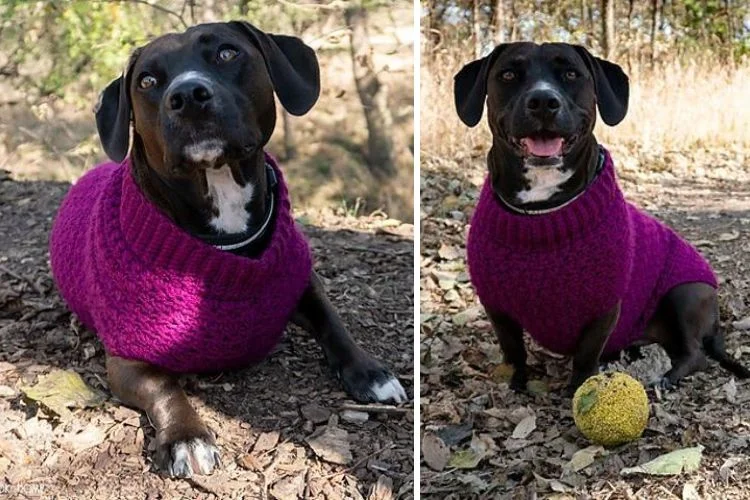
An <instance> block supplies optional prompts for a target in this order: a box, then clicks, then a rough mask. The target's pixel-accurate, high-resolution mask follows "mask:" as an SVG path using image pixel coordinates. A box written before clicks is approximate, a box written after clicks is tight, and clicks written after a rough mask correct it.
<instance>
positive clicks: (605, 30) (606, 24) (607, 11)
mask: <svg viewBox="0 0 750 500" xmlns="http://www.w3.org/2000/svg"><path fill="white" fill-rule="evenodd" d="M602 49H603V50H604V57H606V58H607V59H611V58H612V56H613V54H614V51H615V0H602Z"/></svg>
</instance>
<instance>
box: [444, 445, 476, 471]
mask: <svg viewBox="0 0 750 500" xmlns="http://www.w3.org/2000/svg"><path fill="white" fill-rule="evenodd" d="M483 458H484V455H482V454H480V453H477V452H476V451H474V450H472V449H471V448H469V449H467V450H459V451H457V452H456V453H454V454H453V456H452V457H451V459H450V462H448V464H449V465H450V466H451V467H455V468H457V469H474V468H476V466H477V465H479V462H481V461H482V459H483Z"/></svg>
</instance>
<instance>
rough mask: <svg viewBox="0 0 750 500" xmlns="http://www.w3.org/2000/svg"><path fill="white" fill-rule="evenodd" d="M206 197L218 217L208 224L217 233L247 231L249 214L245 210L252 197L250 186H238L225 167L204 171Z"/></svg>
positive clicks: (230, 172) (228, 169) (251, 186)
mask: <svg viewBox="0 0 750 500" xmlns="http://www.w3.org/2000/svg"><path fill="white" fill-rule="evenodd" d="M206 182H207V183H208V195H209V196H210V197H211V201H212V203H213V206H214V208H215V209H216V210H217V212H218V213H219V215H217V216H216V217H213V218H212V219H211V220H210V221H209V224H211V227H213V228H214V229H216V230H217V231H223V232H225V233H241V232H242V231H245V230H246V229H247V225H248V222H249V219H250V214H249V213H248V212H247V210H246V209H245V205H247V204H248V203H249V202H250V200H251V199H252V197H253V191H254V187H253V185H252V184H247V185H246V186H240V185H239V184H237V182H235V180H234V177H232V171H231V170H230V168H229V167H228V166H227V165H224V166H223V167H221V168H210V169H208V170H206Z"/></svg>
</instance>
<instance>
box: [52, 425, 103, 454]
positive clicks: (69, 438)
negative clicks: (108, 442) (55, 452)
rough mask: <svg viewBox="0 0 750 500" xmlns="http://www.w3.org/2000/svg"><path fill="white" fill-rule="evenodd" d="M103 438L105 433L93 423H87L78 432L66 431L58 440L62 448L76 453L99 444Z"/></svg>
mask: <svg viewBox="0 0 750 500" xmlns="http://www.w3.org/2000/svg"><path fill="white" fill-rule="evenodd" d="M104 438H105V434H104V431H103V430H101V429H99V428H98V427H96V426H95V425H94V424H89V425H88V426H86V427H85V428H84V429H83V430H81V431H80V432H76V433H66V434H65V435H64V436H63V437H62V439H60V441H59V442H60V446H62V448H63V449H65V450H67V451H69V452H71V453H73V454H78V453H80V452H82V451H84V450H88V449H89V448H93V447H94V446H99V445H100V444H101V443H102V442H104Z"/></svg>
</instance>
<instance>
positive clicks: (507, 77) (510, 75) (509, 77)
mask: <svg viewBox="0 0 750 500" xmlns="http://www.w3.org/2000/svg"><path fill="white" fill-rule="evenodd" d="M500 78H502V79H503V80H504V81H506V82H510V81H513V80H515V79H516V72H515V71H511V70H506V71H503V72H502V73H500Z"/></svg>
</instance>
